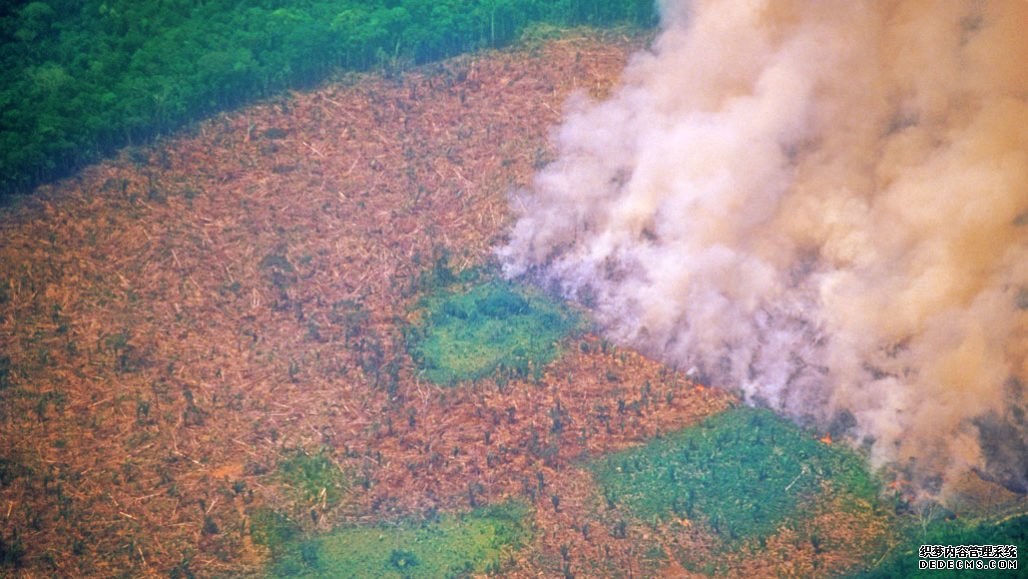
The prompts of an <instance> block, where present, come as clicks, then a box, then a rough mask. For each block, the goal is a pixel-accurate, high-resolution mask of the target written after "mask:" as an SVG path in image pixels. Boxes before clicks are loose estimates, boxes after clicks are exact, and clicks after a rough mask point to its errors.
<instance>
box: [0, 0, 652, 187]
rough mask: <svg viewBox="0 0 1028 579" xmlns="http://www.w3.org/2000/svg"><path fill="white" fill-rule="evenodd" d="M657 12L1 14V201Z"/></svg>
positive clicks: (342, 1) (559, 5) (218, 8)
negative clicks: (533, 34) (145, 145)
mask: <svg viewBox="0 0 1028 579" xmlns="http://www.w3.org/2000/svg"><path fill="white" fill-rule="evenodd" d="M655 18H656V16H655V9H654V6H653V0H464V1H460V0H85V1H83V0H45V1H35V2H25V1H20V2H19V1H15V2H9V3H3V4H2V5H0V35H2V39H0V42H2V44H3V50H0V62H2V67H0V70H2V71H3V73H2V74H3V82H2V84H0V111H2V113H0V176H2V177H0V179H2V180H0V198H3V197H4V196H6V195H9V194H11V193H14V192H20V191H21V192H23V191H26V190H28V189H29V188H31V187H32V186H34V185H36V184H38V183H40V182H43V181H46V180H50V179H53V178H56V177H60V176H62V175H65V174H67V173H69V172H70V171H72V170H74V169H76V168H78V167H80V166H81V165H82V164H84V163H88V162H92V161H95V160H97V159H99V158H102V157H103V156H104V155H107V154H109V153H111V152H112V151H114V150H115V149H117V148H119V147H121V146H124V145H126V144H131V143H134V142H138V141H144V140H146V139H149V138H151V137H153V136H155V135H159V134H163V133H167V132H168V131H171V130H174V129H176V128H178V127H181V126H182V125H183V124H185V123H188V122H190V121H193V120H196V119H198V118H202V117H204V116H207V115H209V114H211V113H214V112H216V111H219V110H224V109H226V108H229V107H233V106H238V105H240V104H243V103H246V102H249V101H251V100H253V99H255V98H260V97H263V96H267V95H269V94H272V93H274V92H275V91H279V90H282V89H284V88H286V87H291V86H305V85H310V84H312V83H315V82H318V81H320V80H322V79H324V78H325V77H326V76H327V75H328V74H330V73H331V72H333V71H336V70H340V69H344V70H364V69H368V68H370V67H374V66H377V65H380V64H384V63H388V62H403V63H415V64H416V63H422V62H426V61H431V60H436V59H440V58H444V57H447V56H451V55H454V54H458V53H461V52H464V51H469V50H475V49H478V48H482V47H493V46H500V45H503V44H505V43H507V42H509V41H511V40H512V39H514V38H516V37H517V35H518V34H519V33H520V32H521V31H522V30H523V28H524V27H525V26H526V25H528V24H531V23H534V22H547V23H552V24H558V25H574V24H593V25H608V24H636V25H644V26H646V25H651V24H653V22H654V21H655Z"/></svg>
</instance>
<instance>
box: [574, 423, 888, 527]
mask: <svg viewBox="0 0 1028 579" xmlns="http://www.w3.org/2000/svg"><path fill="white" fill-rule="evenodd" d="M590 466H591V468H592V470H593V471H594V472H595V474H596V477H597V479H598V481H599V483H600V485H601V487H602V489H603V492H604V496H605V497H606V498H607V500H608V502H609V503H612V504H615V505H620V506H623V507H624V508H626V509H627V510H628V511H629V512H630V513H631V514H633V515H634V516H636V517H637V518H638V519H640V520H642V521H647V522H649V521H653V520H665V521H666V520H670V519H671V518H672V517H673V518H677V519H681V518H688V519H696V520H698V521H701V522H703V523H705V524H706V525H707V526H708V527H709V528H710V529H711V530H713V531H714V532H715V533H717V534H718V535H719V536H720V537H721V538H722V539H724V540H725V541H726V543H727V544H729V545H738V544H741V542H742V541H743V540H745V539H748V538H760V537H765V536H767V535H769V534H771V533H773V532H774V531H775V530H776V529H777V527H778V526H779V525H780V524H781V523H783V522H784V521H786V520H787V519H788V518H790V517H792V516H794V515H795V514H797V512H798V511H799V510H800V509H801V505H803V504H804V501H806V500H808V499H811V498H813V497H814V496H815V495H817V494H818V493H821V492H825V491H824V489H825V488H828V489H829V490H828V491H827V492H830V493H846V494H847V495H852V496H856V497H858V498H861V499H864V500H866V501H869V502H873V501H874V500H875V499H876V497H877V490H878V483H877V481H876V480H875V479H874V478H873V477H872V476H871V475H870V474H869V473H868V472H867V471H866V469H865V467H864V461H863V459H862V458H861V457H860V456H858V455H857V454H855V453H853V452H852V451H850V450H849V449H847V448H845V447H843V446H837V445H828V444H825V443H823V442H820V441H818V440H817V438H816V436H815V435H814V434H813V433H811V432H807V431H804V430H802V429H799V428H797V427H796V426H794V425H793V424H792V423H790V422H788V421H786V420H784V419H782V418H779V417H778V416H776V415H775V414H774V413H772V412H770V411H768V410H758V409H752V408H737V409H733V410H729V411H726V412H723V413H721V414H718V415H716V416H713V417H711V418H709V419H707V420H706V421H705V422H703V423H702V424H700V425H698V426H695V427H692V428H688V429H685V430H682V431H679V432H677V433H674V434H671V435H669V436H667V437H664V438H661V439H658V440H654V441H652V442H650V443H649V444H647V445H645V446H642V447H639V448H633V449H629V450H625V451H622V452H618V453H615V454H612V455H608V456H604V457H601V458H598V459H596V460H594V461H593V462H592V463H591V465H590ZM825 483H827V485H825Z"/></svg>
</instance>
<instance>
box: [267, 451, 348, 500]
mask: <svg viewBox="0 0 1028 579" xmlns="http://www.w3.org/2000/svg"><path fill="white" fill-rule="evenodd" d="M274 479H275V480H276V481H277V482H279V483H280V484H282V485H284V486H286V487H289V488H291V489H292V490H293V492H294V493H295V494H296V498H297V500H300V501H303V502H306V503H319V504H324V505H325V506H332V505H335V504H337V503H338V502H339V501H340V499H342V497H343V496H344V495H345V494H346V492H347V491H349V490H350V486H351V485H350V482H351V481H350V477H348V476H347V475H346V473H344V472H343V471H342V470H341V469H340V468H339V465H338V464H337V463H336V462H335V461H334V460H332V457H330V456H329V455H328V454H326V452H325V451H324V450H323V451H320V452H318V453H317V454H307V453H306V452H303V451H299V450H297V451H293V452H292V453H291V454H290V455H289V456H287V457H286V458H285V459H284V460H281V461H279V463H278V468H277V471H276V472H275V476H274Z"/></svg>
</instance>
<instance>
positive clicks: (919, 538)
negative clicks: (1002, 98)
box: [854, 515, 1028, 579]
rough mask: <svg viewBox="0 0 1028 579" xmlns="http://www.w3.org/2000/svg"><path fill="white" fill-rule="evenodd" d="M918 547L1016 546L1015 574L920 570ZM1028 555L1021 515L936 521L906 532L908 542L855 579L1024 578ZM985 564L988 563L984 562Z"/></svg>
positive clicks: (1027, 528)
mask: <svg viewBox="0 0 1028 579" xmlns="http://www.w3.org/2000/svg"><path fill="white" fill-rule="evenodd" d="M921 545H943V546H946V545H952V546H954V547H956V546H960V545H979V546H981V545H1015V546H1017V558H1018V564H1017V570H1016V571H1015V570H996V569H961V570H959V571H951V572H950V575H947V574H946V571H939V570H932V569H919V568H918V562H919V560H920V559H919V557H918V550H919V548H920V547H921ZM1026 552H1028V515H1020V516H1017V517H1013V518H1010V519H1007V520H1005V521H1003V522H1001V523H998V524H997V523H994V522H985V523H979V524H971V525H969V524H966V523H965V522H963V521H961V520H936V521H933V522H932V523H931V524H930V525H928V527H927V528H925V529H922V528H921V527H920V526H919V525H918V526H916V527H912V529H911V531H910V532H908V538H907V540H906V541H905V542H904V543H903V544H902V545H901V546H900V547H897V548H896V549H893V550H892V551H890V554H889V556H888V557H887V558H886V559H885V560H884V561H883V562H882V563H880V564H879V565H877V566H876V567H875V568H873V569H871V570H869V571H862V572H860V573H858V574H856V575H854V577H860V578H863V579H882V578H886V577H939V576H946V577H949V576H958V575H959V576H960V577H1023V576H1024V569H1025V557H1026V556H1025V553H1026ZM983 560H984V561H988V559H983Z"/></svg>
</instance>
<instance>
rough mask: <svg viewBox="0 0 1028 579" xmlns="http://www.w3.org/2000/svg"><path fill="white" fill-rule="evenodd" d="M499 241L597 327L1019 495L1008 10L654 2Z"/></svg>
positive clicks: (917, 468) (1016, 211) (881, 444)
mask: <svg viewBox="0 0 1028 579" xmlns="http://www.w3.org/2000/svg"><path fill="white" fill-rule="evenodd" d="M661 8H662V15H663V19H662V30H661V32H660V34H659V36H658V37H657V39H656V40H655V42H654V43H653V46H652V47H651V48H650V49H649V50H647V51H645V52H643V53H640V54H637V55H635V56H634V57H633V59H632V60H631V61H630V63H629V65H628V66H627V68H626V70H625V71H624V74H623V78H622V81H621V84H620V85H619V87H618V88H617V89H616V90H615V91H614V92H613V93H612V95H611V96H610V97H609V98H608V99H606V100H604V101H602V102H596V101H592V100H590V99H588V98H587V97H585V96H581V95H580V96H576V97H574V98H572V99H571V100H570V101H569V103H568V104H567V108H566V115H565V118H566V120H565V121H564V123H563V125H562V126H560V127H559V129H558V130H557V131H556V133H555V135H554V140H555V146H556V150H557V158H556V160H555V161H554V162H553V163H551V164H550V165H549V166H547V167H546V168H544V169H543V170H542V171H541V172H540V173H539V174H538V175H537V176H536V178H535V182H534V185H533V187H532V188H531V190H528V191H519V192H516V193H515V194H514V199H513V200H512V207H514V209H515V211H517V212H519V213H520V215H519V217H518V220H517V222H516V224H515V226H514V228H513V230H512V232H511V236H510V241H509V243H508V244H507V245H506V246H504V247H502V248H501V249H499V250H498V252H499V255H500V258H501V260H502V262H503V263H504V266H505V268H506V272H507V273H508V274H509V275H511V276H531V277H534V278H536V279H538V280H540V281H542V282H544V283H549V284H551V285H554V286H556V287H558V288H559V289H560V290H561V291H562V292H563V293H564V294H565V295H567V296H569V297H572V298H574V299H577V300H580V301H582V302H585V303H587V304H589V305H590V306H592V307H593V309H594V310H595V312H596V316H597V319H598V322H599V324H600V326H601V327H602V328H603V331H604V333H605V334H607V335H608V336H609V337H610V338H612V339H614V340H616V341H618V342H620V343H622V344H626V345H630V346H632V347H635V348H638V349H640V350H642V351H645V352H647V353H649V354H651V355H654V356H658V357H661V358H663V359H665V360H667V361H669V362H671V363H673V364H675V365H677V366H678V367H680V368H683V369H693V370H694V371H696V372H698V373H700V375H701V376H703V377H704V378H706V379H707V380H709V381H711V382H713V383H714V384H717V385H721V386H725V387H729V388H733V389H737V390H739V391H740V392H742V393H743V396H744V397H745V398H746V399H747V400H748V401H750V402H753V403H758V404H764V405H767V406H770V407H772V408H775V409H777V410H779V411H781V412H783V413H785V414H788V415H790V416H792V417H794V418H797V419H799V420H800V421H801V422H808V423H816V424H819V425H820V426H821V427H823V428H831V429H833V430H836V431H838V432H845V433H846V434H847V435H848V436H849V437H850V439H851V440H854V441H857V442H858V443H863V444H865V445H868V446H869V447H870V450H871V456H872V461H873V462H874V463H875V464H876V465H882V464H886V463H891V464H897V465H899V466H900V467H901V468H903V469H906V470H907V472H908V474H909V476H910V477H912V478H914V479H915V480H916V481H917V482H918V483H919V484H920V485H921V488H922V490H926V491H927V492H928V493H931V494H935V493H937V492H940V491H941V492H944V491H945V490H946V488H945V485H946V482H947V481H950V480H953V478H952V477H953V475H959V474H965V473H967V472H969V471H971V470H975V471H977V472H979V473H982V474H983V475H984V476H986V477H992V478H994V479H996V480H999V481H1000V482H1002V483H1003V484H1006V485H1007V486H1008V487H1010V488H1014V489H1018V490H1020V491H1021V492H1024V491H1025V489H1026V487H1028V465H1026V463H1028V452H1025V450H1026V449H1028V442H1026V441H1028V427H1026V423H1025V413H1024V412H1025V406H1026V404H1025V401H1026V398H1028V397H1026V394H1025V392H1024V385H1025V384H1028V329H1026V328H1028V289H1026V288H1028V259H1026V256H1028V251H1026V249H1028V65H1026V62H1028V35H1026V34H1024V32H1023V30H1024V27H1025V26H1026V25H1028V2H1024V1H1023V0H1011V1H1005V2H1004V1H998V2H989V1H982V2H956V1H952V2H950V1H947V2H937V1H935V0H931V1H923V2H921V1H894V2H888V1H882V2H844V1H841V0H840V1H813V0H811V1H801V0H782V1H777V0H776V1H770V0H765V1H759V0H751V1H724V0H718V1H698V2H692V3H687V2H675V1H668V2H665V3H664V4H663V5H662V6H661Z"/></svg>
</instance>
